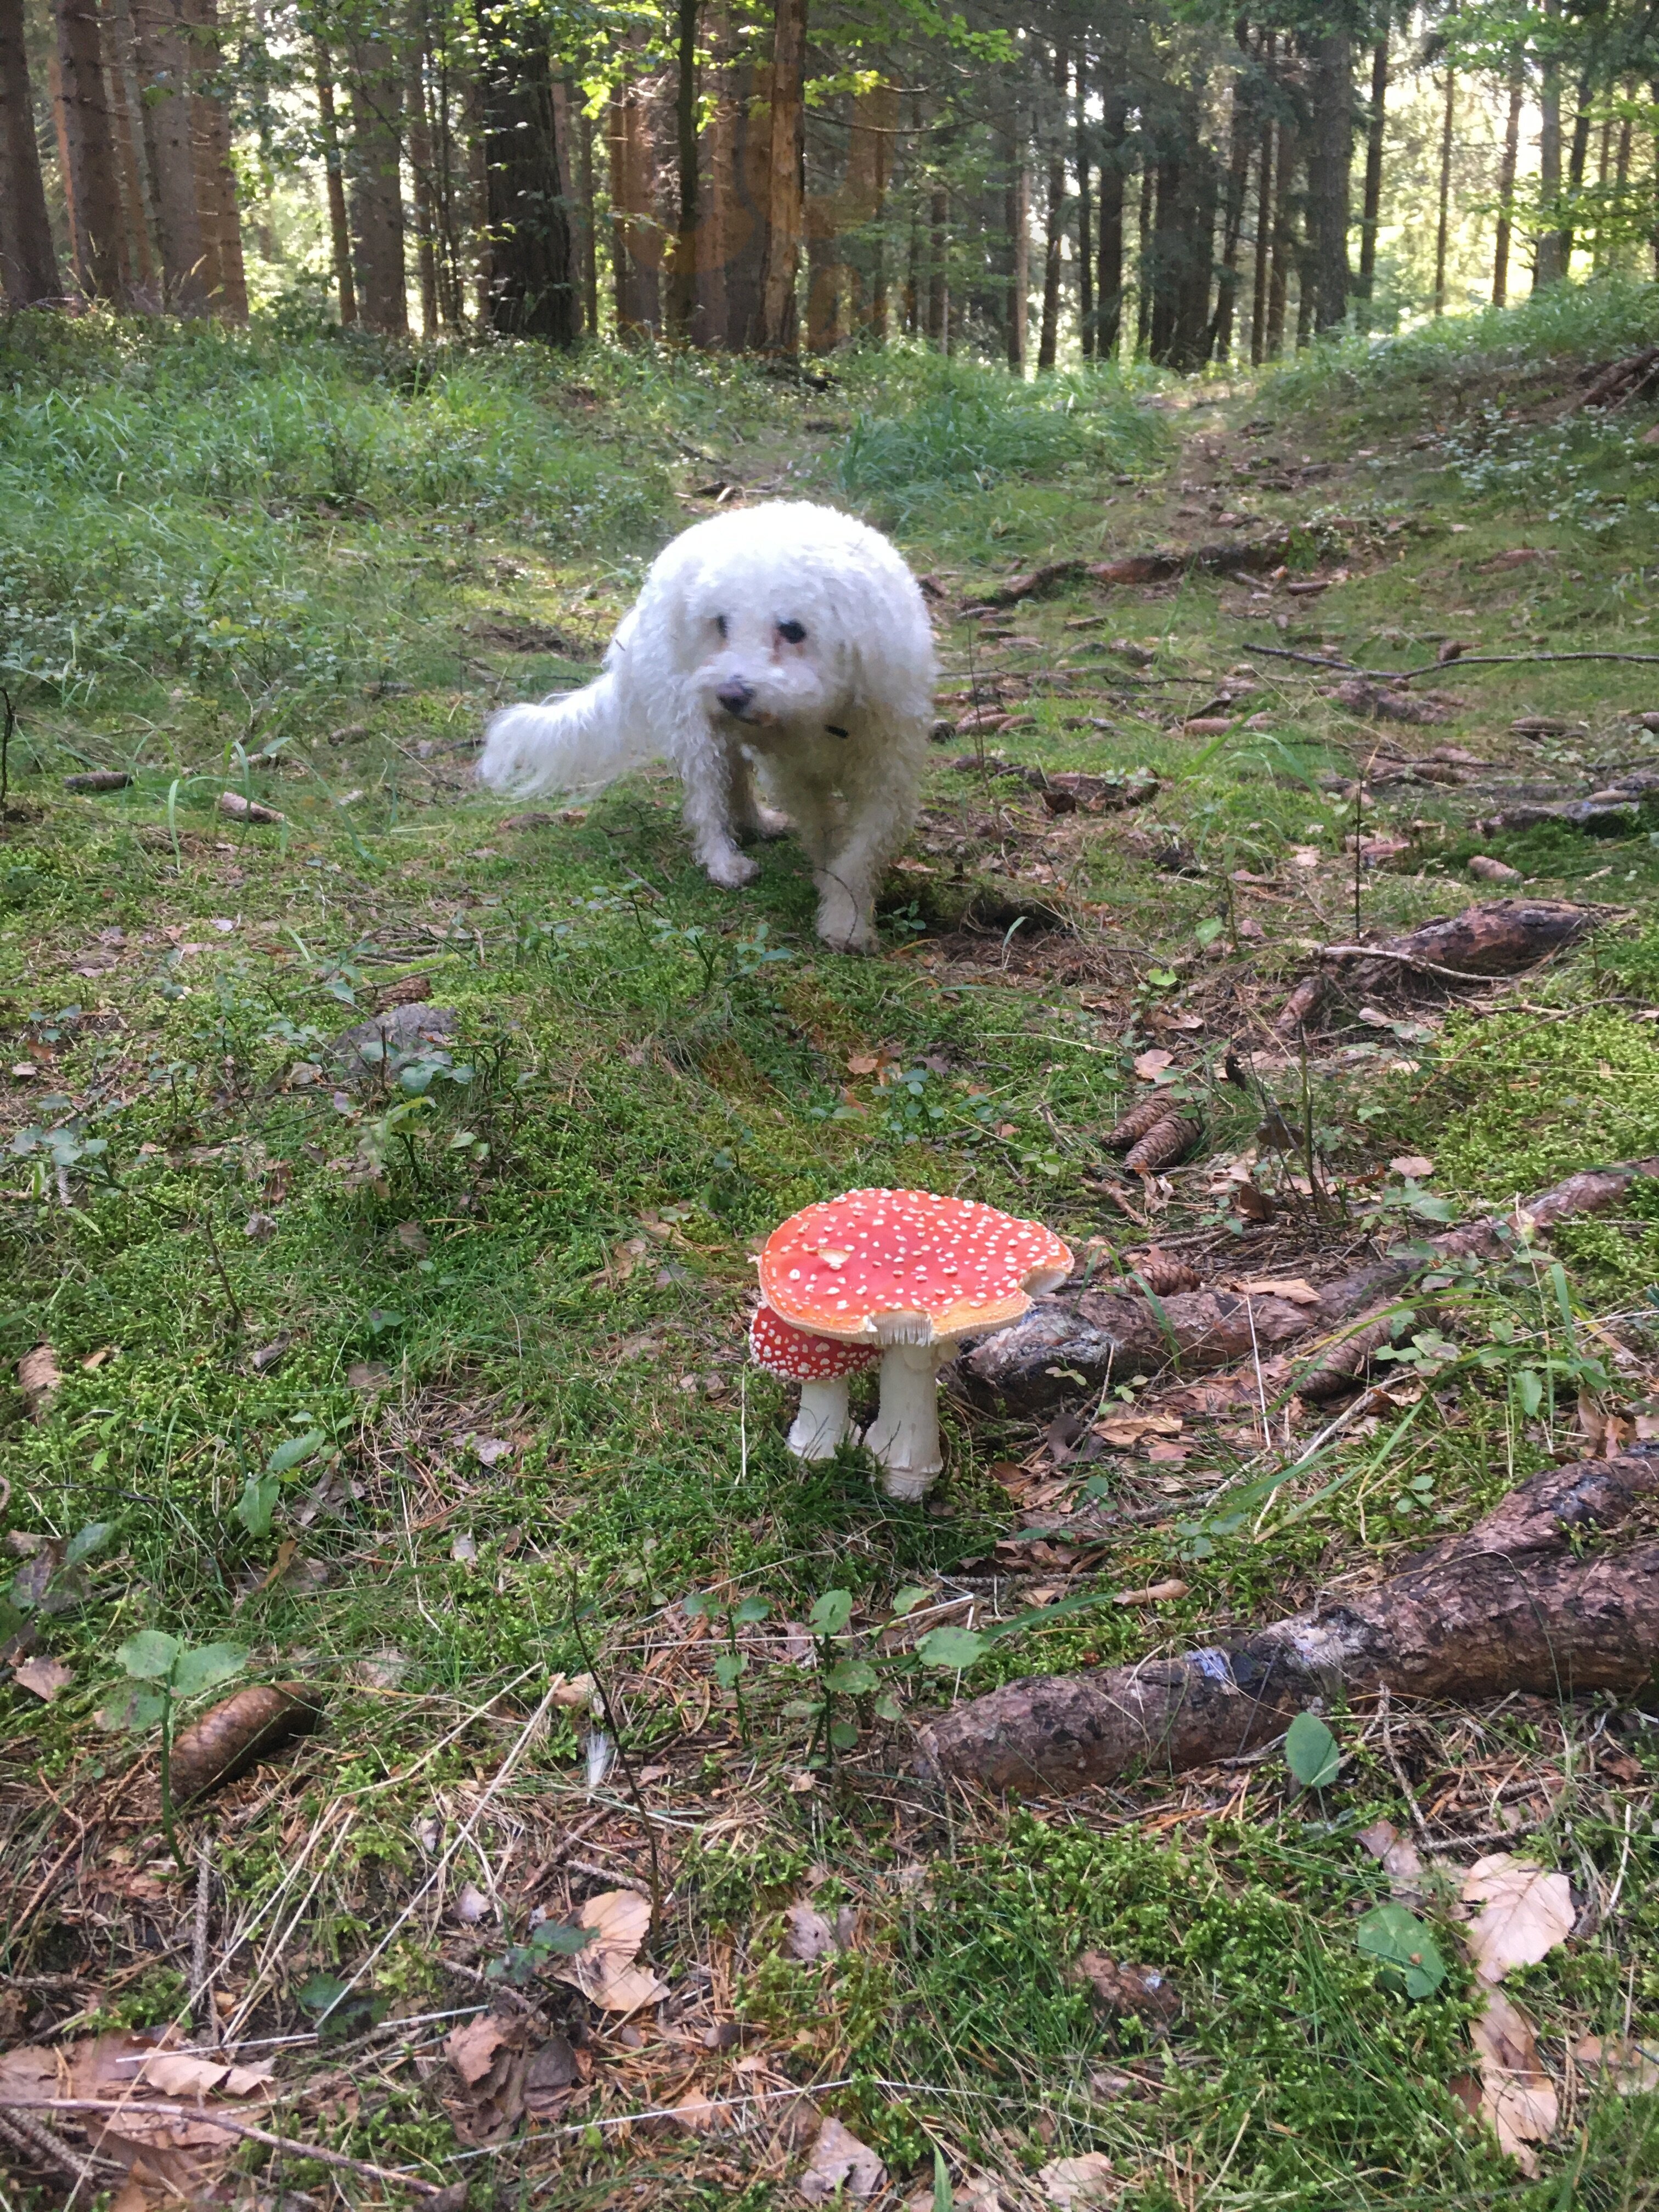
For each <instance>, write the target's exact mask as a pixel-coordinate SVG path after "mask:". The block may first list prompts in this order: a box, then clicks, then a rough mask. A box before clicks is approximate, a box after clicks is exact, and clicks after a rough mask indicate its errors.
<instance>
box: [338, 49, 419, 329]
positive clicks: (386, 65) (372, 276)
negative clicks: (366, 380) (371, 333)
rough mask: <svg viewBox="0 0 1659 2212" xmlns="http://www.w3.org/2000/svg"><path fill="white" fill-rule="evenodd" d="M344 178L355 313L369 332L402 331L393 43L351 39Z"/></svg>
mask: <svg viewBox="0 0 1659 2212" xmlns="http://www.w3.org/2000/svg"><path fill="white" fill-rule="evenodd" d="M349 83H350V88H351V148H350V155H349V162H348V173H349V178H350V183H351V191H350V208H351V229H352V262H353V265H354V267H355V269H356V276H357V312H358V314H359V316H360V317H361V319H362V321H363V322H364V323H366V324H367V325H368V327H369V328H370V329H371V330H376V331H386V333H387V334H388V335H389V336H391V337H408V335H409V279H408V275H407V272H406V270H405V269H404V191H403V161H402V153H403V149H402V143H401V136H400V134H401V130H402V125H403V71H402V69H401V68H400V67H399V65H398V55H397V51H396V46H395V42H394V41H393V40H392V39H391V38H389V37H364V38H360V39H357V40H355V41H354V42H353V45H352V46H351V49H350V68H349Z"/></svg>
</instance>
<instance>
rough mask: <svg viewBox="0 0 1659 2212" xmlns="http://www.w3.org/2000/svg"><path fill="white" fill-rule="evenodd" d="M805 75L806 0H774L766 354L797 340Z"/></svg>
mask: <svg viewBox="0 0 1659 2212" xmlns="http://www.w3.org/2000/svg"><path fill="white" fill-rule="evenodd" d="M805 78H806V0H776V9H775V14H774V17H773V29H772V86H771V91H772V99H771V110H772V114H771V124H772V129H771V139H770V144H769V149H768V161H767V194H766V253H765V259H764V261H763V264H762V271H761V332H760V343H761V348H762V350H763V351H764V352H767V353H775V354H793V352H794V351H795V350H796V349H797V347H798V346H799V343H800V332H799V311H798V309H797V307H796V301H795V283H796V278H797V276H798V275H799V269H800V249H801V231H802V220H803V215H804V210H805V198H806V101H805Z"/></svg>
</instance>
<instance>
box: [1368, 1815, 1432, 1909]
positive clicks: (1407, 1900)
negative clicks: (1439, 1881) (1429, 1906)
mask: <svg viewBox="0 0 1659 2212" xmlns="http://www.w3.org/2000/svg"><path fill="white" fill-rule="evenodd" d="M1358 1840H1359V1841H1360V1842H1361V1843H1362V1844H1364V1847H1365V1849H1366V1850H1368V1851H1369V1852H1370V1855H1371V1857H1373V1858H1374V1859H1375V1860H1376V1863H1377V1864H1378V1865H1379V1866H1380V1867H1381V1868H1382V1869H1383V1873H1384V1874H1386V1875H1388V1877H1389V1893H1390V1895H1392V1896H1394V1897H1397V1898H1399V1899H1401V1903H1402V1904H1415V1903H1418V1902H1420V1900H1421V1899H1422V1895H1423V1875H1424V1866H1423V1861H1422V1858H1421V1857H1420V1856H1419V1851H1418V1849H1417V1846H1416V1844H1414V1843H1413V1841H1412V1839H1411V1838H1410V1837H1409V1836H1402V1835H1401V1832H1400V1831H1399V1829H1398V1828H1396V1827H1395V1825H1394V1822H1393V1821H1392V1820H1375V1821H1373V1822H1372V1824H1371V1826H1370V1827H1369V1828H1362V1829H1361V1830H1360V1831H1359V1838H1358Z"/></svg>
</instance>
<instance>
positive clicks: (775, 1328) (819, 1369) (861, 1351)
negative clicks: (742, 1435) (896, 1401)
mask: <svg viewBox="0 0 1659 2212" xmlns="http://www.w3.org/2000/svg"><path fill="white" fill-rule="evenodd" d="M749 1349H750V1352H753V1354H754V1355H755V1358H756V1359H757V1361H758V1362H759V1363H760V1364H761V1365H762V1366H763V1368H765V1370H766V1371H767V1373H768V1374H769V1375H781V1376H782V1377H783V1379H784V1381H785V1382H786V1383H829V1382H833V1381H834V1379H835V1378H836V1376H838V1375H856V1374H857V1372H858V1371H859V1370H860V1368H861V1367H872V1366H873V1365H874V1364H875V1363H876V1361H877V1360H878V1359H879V1358H880V1357H881V1354H880V1352H878V1351H877V1350H876V1349H875V1347H874V1346H865V1345H862V1344H840V1343H837V1342H836V1340H835V1338H833V1337H829V1336H812V1335H811V1334H808V1332H807V1331H806V1330H805V1329H804V1328H791V1326H790V1325H789V1323H788V1322H787V1321H785V1320H783V1319H782V1318H781V1316H779V1315H777V1314H775V1313H774V1312H773V1310H772V1309H771V1307H770V1306H762V1307H761V1308H760V1309H759V1310H758V1311H757V1314H756V1316H755V1318H754V1319H753V1321H751V1322H750V1324H749Z"/></svg>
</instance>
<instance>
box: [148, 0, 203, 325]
mask: <svg viewBox="0 0 1659 2212" xmlns="http://www.w3.org/2000/svg"><path fill="white" fill-rule="evenodd" d="M131 14H132V39H133V54H134V59H135V61H136V63H137V71H138V91H139V104H140V112H142V114H143V124H144V150H145V153H146V155H147V156H148V159H149V173H150V178H151V180H152V182H153V184H154V186H155V230H156V242H157V244H158V245H159V246H160V248H161V289H162V295H163V301H164V304H165V305H166V306H167V307H168V308H169V309H171V311H172V312H173V313H174V314H175V315H204V314H205V313H207V311H208V304H209V302H208V289H207V283H206V277H205V267H206V255H205V248H204V240H203V237H202V219H201V212H200V209H199V206H198V204H197V197H196V145H195V135H194V128H193V125H194V116H193V114H192V111H191V91H190V48H189V44H188V29H189V24H188V19H187V17H186V15H185V10H184V9H183V7H182V6H181V5H180V4H179V0H131Z"/></svg>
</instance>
